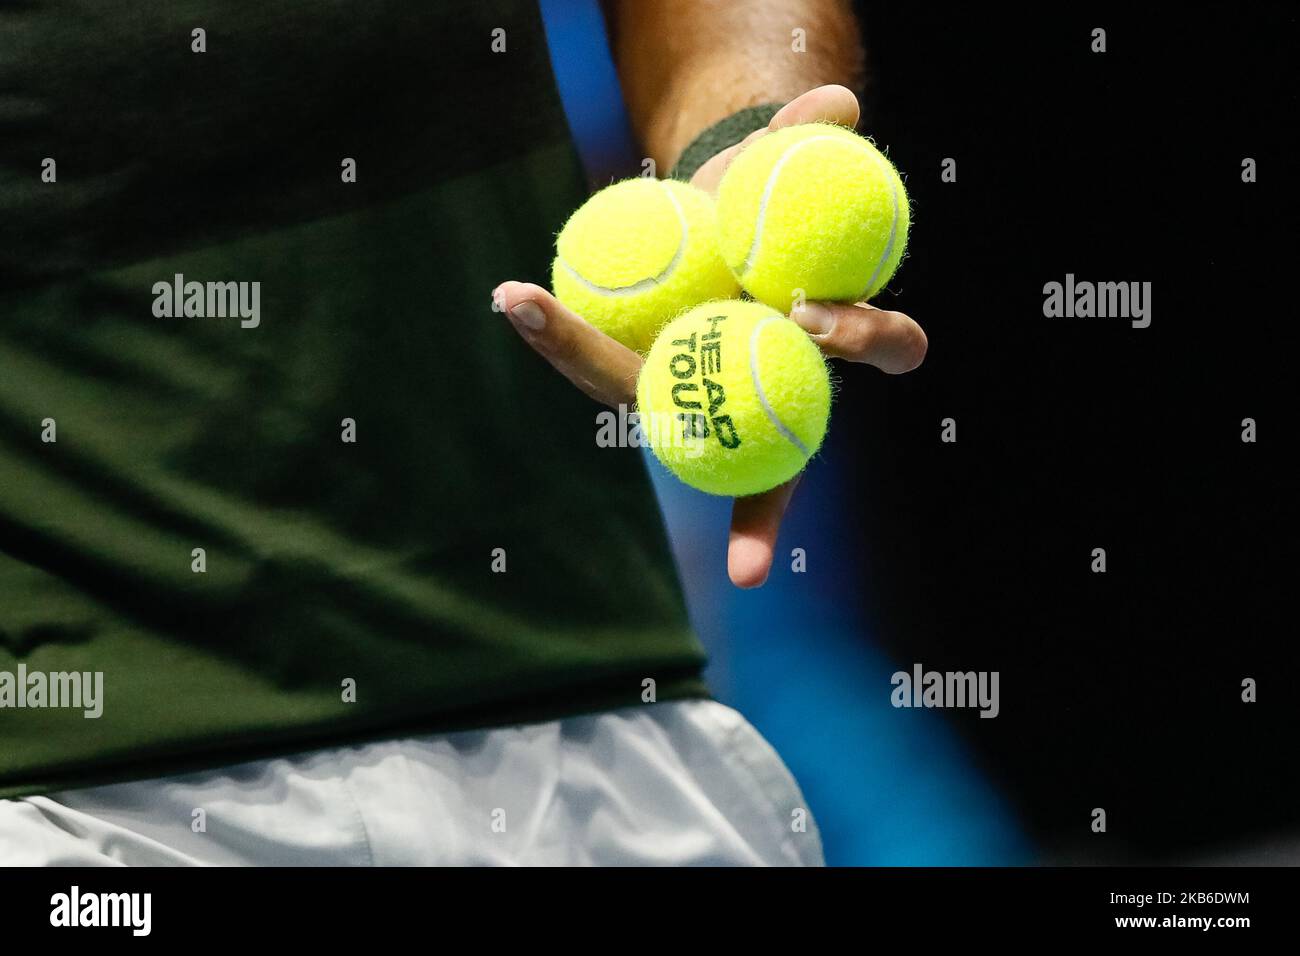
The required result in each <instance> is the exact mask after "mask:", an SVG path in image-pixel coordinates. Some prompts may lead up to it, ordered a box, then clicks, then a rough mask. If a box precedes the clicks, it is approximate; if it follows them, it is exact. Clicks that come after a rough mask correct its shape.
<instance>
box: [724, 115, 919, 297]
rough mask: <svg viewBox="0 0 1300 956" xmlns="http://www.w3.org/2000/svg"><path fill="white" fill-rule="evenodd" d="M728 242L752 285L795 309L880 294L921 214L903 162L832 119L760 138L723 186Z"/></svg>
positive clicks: (730, 257) (728, 254) (733, 261)
mask: <svg viewBox="0 0 1300 956" xmlns="http://www.w3.org/2000/svg"><path fill="white" fill-rule="evenodd" d="M718 222H719V228H720V230H721V233H722V251H723V257H724V258H725V259H726V261H727V265H728V266H730V267H731V269H732V271H733V272H735V274H736V276H737V278H738V279H739V281H740V284H741V286H743V287H744V289H745V291H746V292H748V293H749V294H750V295H752V296H753V297H754V298H756V299H758V300H759V301H761V302H765V303H767V304H768V305H770V306H772V307H773V308H775V309H778V310H779V311H781V312H789V311H790V309H791V306H792V305H793V304H794V303H795V302H796V300H797V297H798V295H799V292H800V290H801V291H802V295H803V299H804V300H805V301H817V300H823V301H835V302H857V301H862V300H865V299H869V298H871V296H873V295H875V294H876V293H877V292H879V291H880V289H882V288H883V287H884V285H885V283H886V282H888V281H889V279H890V277H891V276H893V274H894V271H895V270H896V269H897V268H898V264H899V263H900V262H901V261H902V258H903V252H904V250H905V248H906V246H907V232H908V227H909V225H910V223H911V215H910V209H909V207H908V201H907V191H906V189H904V187H903V181H902V179H901V178H900V177H899V175H898V171H897V170H895V169H894V167H893V165H892V164H891V163H890V162H889V160H888V159H886V158H885V156H884V154H882V153H881V152H880V151H879V150H878V149H876V147H875V146H874V145H872V144H871V142H870V141H869V140H867V139H865V138H863V137H861V136H858V135H857V134H856V133H854V132H853V131H851V130H848V129H845V128H844V127H842V126H835V125H832V124H830V123H807V124H803V125H800V126H789V127H786V128H784V129H780V130H777V131H775V132H773V133H769V134H768V135H766V136H763V137H760V138H759V139H757V140H755V141H754V142H753V143H752V144H751V145H749V146H748V147H746V148H745V149H744V150H742V151H741V153H740V154H739V155H738V156H737V157H736V159H735V160H734V161H733V162H732V164H731V165H730V166H729V167H728V169H727V172H726V174H725V175H724V176H723V178H722V182H721V184H720V185H719V187H718Z"/></svg>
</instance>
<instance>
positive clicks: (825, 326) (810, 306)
mask: <svg viewBox="0 0 1300 956" xmlns="http://www.w3.org/2000/svg"><path fill="white" fill-rule="evenodd" d="M790 318H792V319H794V320H795V322H797V323H798V324H799V326H800V327H801V328H802V329H803V330H804V331H805V332H807V333H808V334H809V335H825V334H826V333H827V332H829V331H830V330H831V326H832V325H834V324H835V316H834V314H833V313H832V312H831V310H830V309H828V308H826V306H824V305H822V304H821V303H820V302H805V303H804V307H803V308H802V309H795V310H794V311H793V312H791V313H790Z"/></svg>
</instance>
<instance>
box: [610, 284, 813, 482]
mask: <svg viewBox="0 0 1300 956" xmlns="http://www.w3.org/2000/svg"><path fill="white" fill-rule="evenodd" d="M636 400H637V410H638V411H639V413H640V420H641V431H642V433H643V435H644V437H645V439H646V441H647V443H648V444H649V445H650V448H651V449H652V450H653V451H654V453H655V455H656V456H657V457H658V459H659V460H660V461H662V462H663V463H664V464H665V465H666V466H667V467H668V469H669V470H670V471H671V472H672V473H673V474H675V475H676V476H677V477H678V478H680V479H681V480H682V481H684V482H686V483H687V484H688V485H691V486H692V487H695V488H698V489H699V490H700V491H707V492H709V493H710V494H714V495H753V494H758V493H759V492H760V491H767V490H768V489H769V488H774V487H776V486H777V485H779V484H781V482H783V481H786V480H788V479H790V478H793V477H794V476H795V475H797V474H798V473H799V471H800V470H801V469H802V468H803V466H804V464H805V463H806V462H807V461H808V459H809V457H810V456H812V455H813V454H814V453H816V451H817V449H818V448H819V447H821V443H822V437H823V436H824V435H825V434H826V423H827V419H828V418H829V416H830V406H831V385H830V377H829V376H828V374H827V371H826V362H825V360H824V359H823V358H822V353H821V350H819V349H818V348H817V346H816V345H814V344H813V342H812V340H811V339H810V338H808V335H807V334H806V333H805V332H804V331H803V329H801V328H799V326H797V325H795V324H794V323H793V322H791V321H790V320H789V319H787V318H786V317H785V316H783V315H781V314H780V313H779V312H777V311H775V310H774V309H772V308H769V307H768V306H766V305H763V304H762V303H761V302H742V301H739V300H731V301H726V302H706V303H704V304H703V305H698V306H696V307H695V308H693V309H691V310H690V311H689V312H686V313H684V314H682V315H680V316H678V317H677V318H675V319H673V320H672V321H671V322H669V323H668V325H666V326H665V327H664V329H663V331H662V332H660V333H659V337H658V338H657V339H655V341H654V345H652V346H651V348H650V352H649V354H648V355H647V356H646V359H645V364H644V365H643V366H642V368H641V377H640V378H639V379H638V380H637V387H636Z"/></svg>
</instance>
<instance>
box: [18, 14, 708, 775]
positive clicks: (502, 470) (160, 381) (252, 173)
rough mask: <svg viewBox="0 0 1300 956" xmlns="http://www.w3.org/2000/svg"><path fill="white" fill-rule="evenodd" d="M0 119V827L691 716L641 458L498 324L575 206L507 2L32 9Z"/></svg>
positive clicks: (527, 38)
mask: <svg viewBox="0 0 1300 956" xmlns="http://www.w3.org/2000/svg"><path fill="white" fill-rule="evenodd" d="M196 28H202V29H203V30H204V31H206V33H205V36H204V40H205V42H206V52H203V53H198V52H194V51H193V49H192V47H193V45H194V44H195V43H196V40H195V38H194V36H193V35H192V31H193V30H194V29H196ZM498 29H499V30H503V31H504V34H494V31H495V30H498ZM502 37H503V38H504V42H505V52H494V51H493V41H494V39H498V40H499V39H501V38H502ZM0 89H2V90H3V94H0V796H13V795H16V794H21V793H32V792H40V791H46V790H51V789H58V788H65V787H74V786H85V785H88V784H92V783H98V782H102V781H106V780H111V779H123V778H128V777H140V776H154V775H159V774H164V773H170V772H175V771H178V770H181V769H186V768H191V767H199V766H211V765H217V764H221V763H230V762H234V761H238V760H244V759H250V758H253V757H257V756H263V755H268V754H272V753H276V752H284V751H290V750H301V749H307V748H311V747H319V746H325V745H329V744H338V743H342V742H345V741H348V740H355V739H361V738H365V737H378V736H393V735H397V734H408V733H415V732H429V731H438V730H447V729H453V728H463V727H473V726H493V725H502V724H507V723H513V722H519V721H524V720H534V719H547V718H553V717H558V716H563V715H569V714H575V713H580V712H587V711H592V710H599V709H605V708H610V707H615V706H622V705H627V704H635V703H638V702H641V701H642V700H644V699H645V696H646V688H647V686H649V685H648V684H647V682H649V681H653V682H654V685H653V686H654V692H655V694H656V695H657V698H658V699H659V700H664V699H668V698H673V697H682V696H699V695H703V694H704V693H705V690H704V687H703V684H702V682H701V680H700V677H699V673H700V669H701V667H702V664H703V655H702V651H701V648H700V646H699V644H698V643H697V641H696V640H695V638H694V636H693V635H692V634H691V632H690V630H689V627H688V625H687V622H686V619H685V613H684V609H683V605H682V600H681V596H680V593H679V589H678V586H677V582H676V577H675V573H674V570H673V566H672V561H671V557H670V554H669V551H668V549H667V546H666V542H665V539H664V534H663V529H662V525H661V522H660V518H659V515H658V512H657V510H656V508H655V502H654V496H653V492H652V489H651V486H650V484H649V481H648V479H647V476H646V474H645V471H644V465H643V463H642V461H641V460H640V457H639V455H638V454H637V453H636V452H635V451H634V450H631V449H607V448H598V447H597V444H596V431H597V423H596V415H597V413H598V412H599V411H600V409H599V407H598V406H596V405H595V404H593V403H592V402H591V401H590V400H588V399H586V398H585V397H583V396H582V395H581V394H580V393H579V392H578V391H577V390H576V389H574V388H573V387H572V386H571V385H570V384H569V383H568V382H566V381H565V380H564V379H563V378H562V377H561V376H559V375H558V374H556V373H555V372H554V371H553V370H551V369H550V367H549V366H548V365H547V364H546V363H545V362H544V361H543V360H541V359H540V358H539V357H538V356H536V355H535V354H534V353H533V352H532V351H531V350H530V349H529V348H528V347H527V346H526V345H525V344H524V343H523V342H522V341H521V340H520V339H519V338H518V336H517V335H516V334H515V333H514V331H513V330H512V329H511V328H510V326H509V323H508V322H507V321H506V320H505V318H504V317H503V316H501V315H500V314H498V313H496V312H494V311H493V310H492V308H491V298H490V297H491V291H492V289H493V288H494V287H495V286H496V284H497V283H498V282H500V281H502V280H504V279H507V278H522V279H528V280H534V281H542V282H544V281H545V278H546V274H547V268H548V265H549V260H550V257H551V254H552V249H551V243H552V239H553V236H554V234H555V232H556V231H557V230H558V229H559V227H560V225H561V224H562V223H563V221H564V218H565V217H566V215H567V214H568V213H569V212H570V211H571V210H572V208H573V207H575V206H576V205H577V204H578V203H580V202H581V200H582V198H583V187H582V176H581V172H580V169H579V166H578V164H577V161H576V157H575V154H574V150H573V147H572V144H571V143H570V141H569V137H568V133H567V130H566V126H565V122H564V119H563V114H562V112H561V108H560V104H559V100H558V96H557V93H556V90H555V86H554V83H553V80H552V77H551V72H550V66H549V62H548V59H547V52H546V46H545V40H544V36H543V33H542V30H541V25H540V22H539V19H538V14H537V10H536V9H535V7H534V5H533V4H532V3H531V2H516V0H492V2H479V3H475V4H465V5H461V4H457V5H442V4H432V3H425V4H411V3H409V2H404V0H387V2H376V0H371V2H355V3H332V4H300V3H293V2H288V0H263V2H261V3H258V4H228V3H218V2H216V0H192V2H176V3H167V4H144V5H141V4H138V3H135V2H133V0H77V2H71V3H69V2H65V3H60V4H53V3H50V2H45V0H36V2H34V3H31V4H25V5H23V6H21V7H19V8H17V9H14V10H6V11H5V12H4V13H3V14H0ZM47 158H49V159H53V160H54V162H55V164H56V165H55V166H54V171H55V173H56V174H57V179H56V181H54V182H46V181H43V180H42V175H43V173H44V174H45V175H46V176H47V177H48V175H49V173H48V170H49V165H48V164H47V163H45V160H46V159H47ZM347 159H352V160H355V163H356V182H355V183H352V182H345V181H344V172H345V167H344V163H345V160H347ZM177 276H182V277H183V279H182V280H177V279H176V277H177ZM178 282H180V283H181V289H182V295H181V296H180V297H179V300H180V305H181V308H180V310H179V311H180V313H181V314H179V315H177V314H175V313H176V312H177V309H176V308H175V306H176V304H177V299H178V297H177V296H176V295H174V294H173V293H172V292H170V291H166V292H164V291H156V290H163V289H172V288H174V287H175V285H176V284H177V283H178ZM190 282H196V283H203V284H205V285H203V286H201V287H199V289H200V291H201V292H202V293H203V294H202V295H199V296H196V297H193V298H192V299H191V300H189V301H190V306H191V308H190V311H191V312H192V313H193V312H203V313H205V314H203V315H196V314H190V315H186V314H184V313H185V311H186V301H187V296H186V295H184V293H185V291H186V290H185V287H184V283H190ZM253 282H256V283H258V284H259V285H258V286H257V287H256V288H257V299H256V300H254V299H253V298H252V296H253V292H252V290H253V288H254V287H253V286H252V283H253ZM207 283H246V285H244V286H242V287H238V288H240V289H242V290H243V291H244V292H245V295H246V298H245V299H244V300H242V304H243V305H245V306H246V307H249V306H251V304H252V303H253V302H254V301H256V303H257V310H256V322H255V323H254V321H253V319H252V318H251V317H244V318H241V317H240V315H238V314H235V315H232V314H227V315H225V316H224V317H222V316H220V315H214V314H212V313H219V312H221V311H222V309H221V306H222V304H223V303H224V304H226V305H229V306H231V308H229V309H227V310H226V311H227V312H230V311H234V309H233V306H234V305H235V304H236V301H237V300H236V299H234V298H229V299H226V298H224V297H225V296H226V295H227V294H230V293H233V291H235V290H236V288H237V287H235V286H223V287H216V288H217V290H218V291H217V292H216V293H215V294H214V295H213V296H209V295H207V292H206V290H207V289H208V288H209V287H208V286H207V285H206V284H207ZM191 291H192V289H191ZM169 312H170V313H172V314H171V315H170V316H169V315H168V314H167V313H169ZM246 312H247V313H249V314H250V315H251V313H252V310H251V308H246ZM351 437H354V438H355V440H353V441H348V440H345V439H346V438H351ZM51 438H53V439H55V440H53V441H51V440H49V439H51ZM196 549H202V551H201V552H199V551H197V550H196ZM503 565H504V570H502V568H503ZM200 569H202V570H200ZM20 670H22V671H25V672H26V674H27V675H28V676H27V682H28V686H25V687H24V688H22V690H24V691H30V690H31V689H32V688H34V687H35V684H32V683H31V682H32V681H33V678H32V677H31V675H32V674H45V675H51V674H59V673H65V674H66V673H70V672H78V673H81V674H87V675H93V674H94V673H96V672H98V673H102V680H103V694H102V714H101V715H100V716H99V717H97V718H87V717H86V716H85V715H84V709H82V708H77V707H58V708H56V707H50V706H39V705H32V700H31V695H30V693H28V694H26V696H27V697H28V699H27V701H26V704H27V706H23V707H19V706H17V705H16V700H17V698H16V697H15V696H14V694H13V693H11V694H10V696H9V698H8V704H7V705H6V698H5V686H6V684H5V675H6V674H8V675H9V678H8V685H7V686H8V687H9V689H10V691H11V692H12V691H14V689H15V685H16V682H17V677H18V674H19V671H20ZM36 681H37V683H39V678H37V679H36ZM87 681H88V686H89V681H90V678H87ZM353 698H355V699H353ZM48 699H49V697H48V692H47V695H46V701H47V702H48Z"/></svg>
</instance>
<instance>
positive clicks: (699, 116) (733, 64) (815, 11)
mask: <svg viewBox="0 0 1300 956" xmlns="http://www.w3.org/2000/svg"><path fill="white" fill-rule="evenodd" d="M606 12H607V15H608V17H609V26H610V32H611V35H612V43H613V48H614V58H615V61H616V62H617V64H618V71H619V77H620V80H621V82H622V85H623V95H624V98H625V99H626V101H627V107H628V113H629V115H630V117H631V120H632V126H633V129H634V130H635V131H636V133H637V135H638V137H639V138H640V140H641V142H642V144H643V146H644V147H645V149H646V152H647V154H648V155H649V156H650V157H651V158H653V159H654V161H655V163H656V165H657V167H658V168H659V170H660V171H661V172H666V171H667V170H668V169H669V168H670V167H671V166H672V164H673V163H674V162H675V161H676V159H677V157H678V155H679V154H680V153H681V151H682V149H684V148H685V147H686V146H687V145H688V144H689V143H690V141H691V140H692V139H694V138H695V136H696V135H698V134H699V133H700V132H701V131H702V130H704V129H707V128H708V127H709V126H711V125H712V124H713V123H716V122H717V121H718V120H720V119H723V118H724V117H726V116H729V115H730V114H732V113H734V112H736V111H737V110H740V109H744V108H745V107H747V106H755V105H758V104H760V103H774V102H780V103H784V102H786V101H787V100H790V99H793V98H794V97H796V96H798V95H799V94H800V93H803V92H805V91H806V90H809V89H811V88H813V87H815V86H821V85H823V84H826V83H840V84H843V85H845V86H848V87H850V88H851V89H854V90H857V89H858V88H859V87H860V86H861V82H862V72H863V55H862V47H861V41H860V38H859V34H858V25H857V22H856V20H855V18H854V16H853V14H852V12H851V10H850V8H849V5H848V3H847V0H608V2H607V3H606ZM796 30H801V31H803V33H802V47H803V49H800V48H799V45H797V44H796V34H795V31H796Z"/></svg>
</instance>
